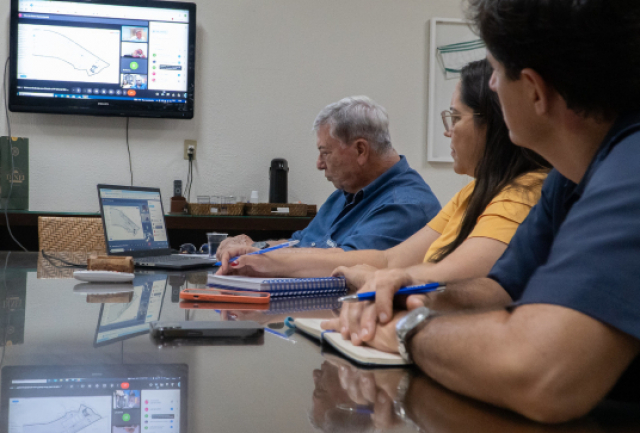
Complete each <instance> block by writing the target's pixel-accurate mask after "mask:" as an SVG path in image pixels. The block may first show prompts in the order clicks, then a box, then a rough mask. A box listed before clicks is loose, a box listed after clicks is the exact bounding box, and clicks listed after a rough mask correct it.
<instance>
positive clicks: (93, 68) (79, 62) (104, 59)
mask: <svg viewBox="0 0 640 433" xmlns="http://www.w3.org/2000/svg"><path fill="white" fill-rule="evenodd" d="M18 38H19V39H20V50H19V52H18V78H23V79H36V80H37V79H41V80H53V81H79V82H101V83H118V82H119V70H118V68H119V62H120V41H119V39H120V32H119V31H118V30H107V29H92V28H79V27H61V26H40V25H29V24H21V25H19V26H18Z"/></svg>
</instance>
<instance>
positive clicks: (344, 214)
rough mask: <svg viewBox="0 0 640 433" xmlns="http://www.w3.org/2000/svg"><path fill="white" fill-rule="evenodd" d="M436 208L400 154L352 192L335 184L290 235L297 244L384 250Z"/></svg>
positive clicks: (428, 191)
mask: <svg viewBox="0 0 640 433" xmlns="http://www.w3.org/2000/svg"><path fill="white" fill-rule="evenodd" d="M439 211H440V203H439V202H438V199H437V198H436V196H435V195H433V192H431V188H429V186H428V185H427V184H426V183H425V181H424V179H422V177H421V176H420V175H419V174H418V172H416V171H415V170H414V169H412V168H411V167H409V164H408V163H407V160H406V158H405V157H404V156H401V157H400V161H398V162H397V163H396V164H394V165H393V167H391V168H390V169H389V170H387V171H386V172H385V173H383V174H382V175H381V176H380V177H378V178H377V179H376V180H374V181H373V182H371V183H370V184H369V185H367V186H366V187H364V188H363V189H361V190H360V191H358V192H357V193H356V194H348V193H346V192H344V191H342V190H336V191H335V192H334V193H333V194H331V195H330V196H329V198H328V199H327V201H326V202H325V203H324V204H323V205H322V207H320V210H319V211H318V214H317V215H316V217H315V218H314V219H313V221H311V223H310V224H309V226H308V227H307V228H305V229H304V230H300V231H297V232H295V233H294V234H293V235H292V236H291V240H299V241H300V243H299V244H298V245H297V247H300V248H313V247H316V248H335V247H339V248H342V249H343V250H345V251H350V250H364V249H376V250H385V249H387V248H391V247H393V246H395V245H397V244H399V243H400V242H402V241H404V240H405V239H407V238H408V237H409V236H411V235H412V234H414V233H415V232H417V231H418V230H420V229H421V228H423V227H424V226H425V225H427V223H428V222H429V221H430V220H431V218H433V217H434V216H436V214H437V213H438V212H439Z"/></svg>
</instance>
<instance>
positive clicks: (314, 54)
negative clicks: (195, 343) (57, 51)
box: [0, 0, 469, 211]
mask: <svg viewBox="0 0 640 433" xmlns="http://www.w3.org/2000/svg"><path fill="white" fill-rule="evenodd" d="M197 3H198V31H197V32H198V36H197V56H198V57H197V75H196V77H197V78H196V115H195V118H194V119H193V120H158V119H137V118H134V119H131V123H130V144H131V156H132V159H133V171H134V183H135V184H136V185H144V186H159V187H160V188H161V189H162V194H163V196H164V199H165V207H166V206H168V198H169V197H170V196H171V191H172V181H173V180H174V179H182V180H183V181H184V180H185V179H186V173H187V163H186V161H184V159H183V140H184V139H195V140H198V154H197V158H198V159H197V161H196V163H195V175H194V183H193V188H192V197H193V199H194V201H195V195H196V194H208V195H211V194H235V195H248V194H249V192H250V191H251V190H256V189H257V190H258V191H259V192H260V197H261V199H264V200H266V198H267V195H268V166H269V162H270V160H271V159H272V158H275V157H283V158H286V159H287V160H288V161H289V166H290V172H289V199H290V201H297V200H301V201H302V202H306V203H317V204H321V203H323V202H324V200H325V199H326V197H327V196H328V195H329V194H330V193H331V192H332V190H333V188H332V186H331V184H329V183H328V182H327V181H326V180H325V179H324V177H323V175H322V173H320V172H317V171H316V170H315V160H316V155H317V152H316V149H315V136H314V134H313V133H312V132H311V126H312V123H313V120H314V118H315V115H316V114H317V113H318V112H319V111H320V109H322V108H323V107H324V106H325V105H326V104H328V103H331V102H334V101H336V100H338V99H340V98H342V97H344V96H349V95H361V94H364V95H368V96H370V97H372V98H373V99H375V100H376V101H378V102H379V103H380V104H382V105H384V106H385V107H386V108H387V111H388V112H389V116H390V122H391V123H390V125H391V137H392V140H393V143H394V145H395V147H396V148H397V149H398V151H399V152H400V153H402V154H404V155H406V156H407V158H408V160H409V163H410V164H411V165H412V166H413V167H414V168H416V169H417V170H418V171H419V172H420V173H421V174H422V176H423V177H424V178H425V180H426V181H427V182H428V183H429V184H430V185H431V187H432V188H433V190H434V192H435V194H436V195H437V197H438V198H439V199H440V201H441V202H443V204H444V203H445V202H446V201H448V200H449V199H450V198H451V197H452V196H453V194H455V192H457V191H458V190H459V189H460V188H461V187H462V186H463V185H464V184H465V183H466V182H468V180H469V179H468V178H466V177H463V176H457V175H455V174H454V173H453V172H452V170H451V165H450V164H429V163H427V161H426V119H427V112H426V111H427V108H426V107H427V100H426V98H427V88H428V85H427V71H428V64H427V63H428V53H427V47H428V34H429V33H428V22H429V19H430V18H432V17H450V18H459V17H461V16H462V13H461V5H460V3H459V1H458V0H324V1H318V0H200V1H197ZM0 8H1V10H2V11H4V20H3V21H2V22H3V24H4V25H3V27H4V28H3V29H2V30H3V31H4V33H5V35H6V36H5V43H4V44H2V46H1V47H0V55H1V56H3V58H6V57H7V55H8V21H9V20H8V16H9V9H10V2H9V0H0ZM439 109H441V108H439ZM11 121H12V133H13V135H19V136H27V137H29V140H30V146H31V147H30V154H31V184H30V185H31V191H30V194H31V209H32V210H47V211H97V210H98V202H97V196H96V189H95V185H96V184H97V183H113V184H128V183H129V166H128V158H127V150H126V144H125V119H123V118H99V117H86V116H63V115H50V114H24V113H12V114H11ZM1 128H2V133H3V135H4V134H6V130H5V128H6V127H5V125H4V122H2V127H1Z"/></svg>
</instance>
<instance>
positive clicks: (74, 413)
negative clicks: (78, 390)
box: [9, 396, 111, 433]
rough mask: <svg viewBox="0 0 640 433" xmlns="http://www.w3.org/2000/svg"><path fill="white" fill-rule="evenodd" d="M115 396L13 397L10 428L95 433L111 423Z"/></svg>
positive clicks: (47, 432) (25, 432)
mask: <svg viewBox="0 0 640 433" xmlns="http://www.w3.org/2000/svg"><path fill="white" fill-rule="evenodd" d="M110 403H111V398H110V397H109V396H100V397H57V398H56V397H54V398H21V399H16V400H12V402H11V407H10V411H9V431H10V432H11V433H13V432H22V433H78V432H82V433H94V432H96V433H97V432H100V431H106V430H105V427H106V429H108V428H109V426H110V424H111V419H110V418H111V412H110Z"/></svg>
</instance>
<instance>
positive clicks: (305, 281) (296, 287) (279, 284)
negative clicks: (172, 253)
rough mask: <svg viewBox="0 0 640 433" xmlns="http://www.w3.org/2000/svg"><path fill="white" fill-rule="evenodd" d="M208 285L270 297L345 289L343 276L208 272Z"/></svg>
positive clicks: (307, 294)
mask: <svg viewBox="0 0 640 433" xmlns="http://www.w3.org/2000/svg"><path fill="white" fill-rule="evenodd" d="M207 283H208V285H209V286H215V287H224V288H228V289H234V290H252V291H256V292H267V293H271V297H272V298H280V297H287V296H322V295H329V294H339V293H344V292H346V291H347V284H346V281H345V279H344V278H337V277H326V278H253V277H240V276H237V275H215V274H209V277H208V280H207Z"/></svg>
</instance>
